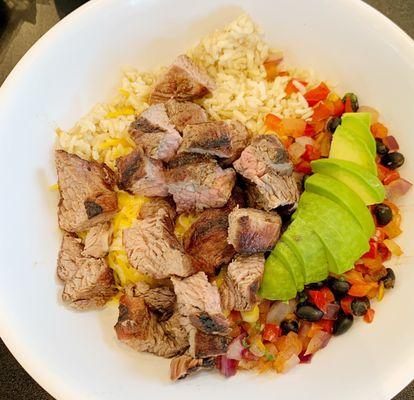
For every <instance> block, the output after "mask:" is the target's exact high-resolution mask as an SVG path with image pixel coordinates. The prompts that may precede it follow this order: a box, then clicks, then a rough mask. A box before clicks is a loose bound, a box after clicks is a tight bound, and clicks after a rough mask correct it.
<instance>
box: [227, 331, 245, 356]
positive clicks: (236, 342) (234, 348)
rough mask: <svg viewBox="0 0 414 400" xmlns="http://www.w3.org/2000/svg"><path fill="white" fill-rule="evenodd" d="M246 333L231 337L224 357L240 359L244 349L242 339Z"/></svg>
mask: <svg viewBox="0 0 414 400" xmlns="http://www.w3.org/2000/svg"><path fill="white" fill-rule="evenodd" d="M245 336H246V335H244V334H243V335H239V336H237V337H236V338H234V339H233V341H232V342H231V343H230V345H229V347H228V349H227V353H226V357H227V358H229V359H232V360H241V359H242V352H243V350H244V347H243V345H242V340H243V338H244V337H245Z"/></svg>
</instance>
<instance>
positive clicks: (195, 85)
mask: <svg viewBox="0 0 414 400" xmlns="http://www.w3.org/2000/svg"><path fill="white" fill-rule="evenodd" d="M215 86H216V85H215V83H214V81H213V79H211V78H210V77H209V76H208V74H207V72H205V71H204V70H202V69H201V68H200V67H198V66H197V65H196V64H194V62H193V61H191V60H190V58H188V57H187V56H186V55H181V56H178V57H177V58H176V59H175V61H174V62H173V64H172V65H171V66H170V67H169V68H168V70H167V72H165V74H163V75H162V76H161V78H160V79H159V80H158V81H157V82H156V83H155V86H154V88H153V89H152V92H151V96H150V103H152V104H153V103H162V102H165V101H167V100H169V99H176V100H178V101H186V100H193V99H196V98H199V97H203V96H204V95H206V94H207V93H208V92H211V91H213V90H214V89H215Z"/></svg>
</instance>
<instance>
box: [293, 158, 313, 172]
mask: <svg viewBox="0 0 414 400" xmlns="http://www.w3.org/2000/svg"><path fill="white" fill-rule="evenodd" d="M293 169H294V170H295V171H296V172H302V173H303V174H306V175H310V174H311V173H312V168H311V166H310V162H309V161H305V160H304V161H301V162H300V163H299V164H296V165H295V166H294V167H293Z"/></svg>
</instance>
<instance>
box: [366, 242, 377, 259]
mask: <svg viewBox="0 0 414 400" xmlns="http://www.w3.org/2000/svg"><path fill="white" fill-rule="evenodd" d="M377 254H378V243H377V242H376V241H375V240H372V239H371V240H370V241H369V250H368V251H367V252H366V253H365V254H364V255H363V256H362V258H375V257H376V256H377Z"/></svg>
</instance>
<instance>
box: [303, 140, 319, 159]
mask: <svg viewBox="0 0 414 400" xmlns="http://www.w3.org/2000/svg"><path fill="white" fill-rule="evenodd" d="M305 149H306V150H305V153H304V154H303V156H302V158H303V159H304V160H305V161H312V160H318V159H319V158H321V153H320V151H319V150H318V149H317V148H316V147H315V146H312V145H311V144H307V145H305Z"/></svg>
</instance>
